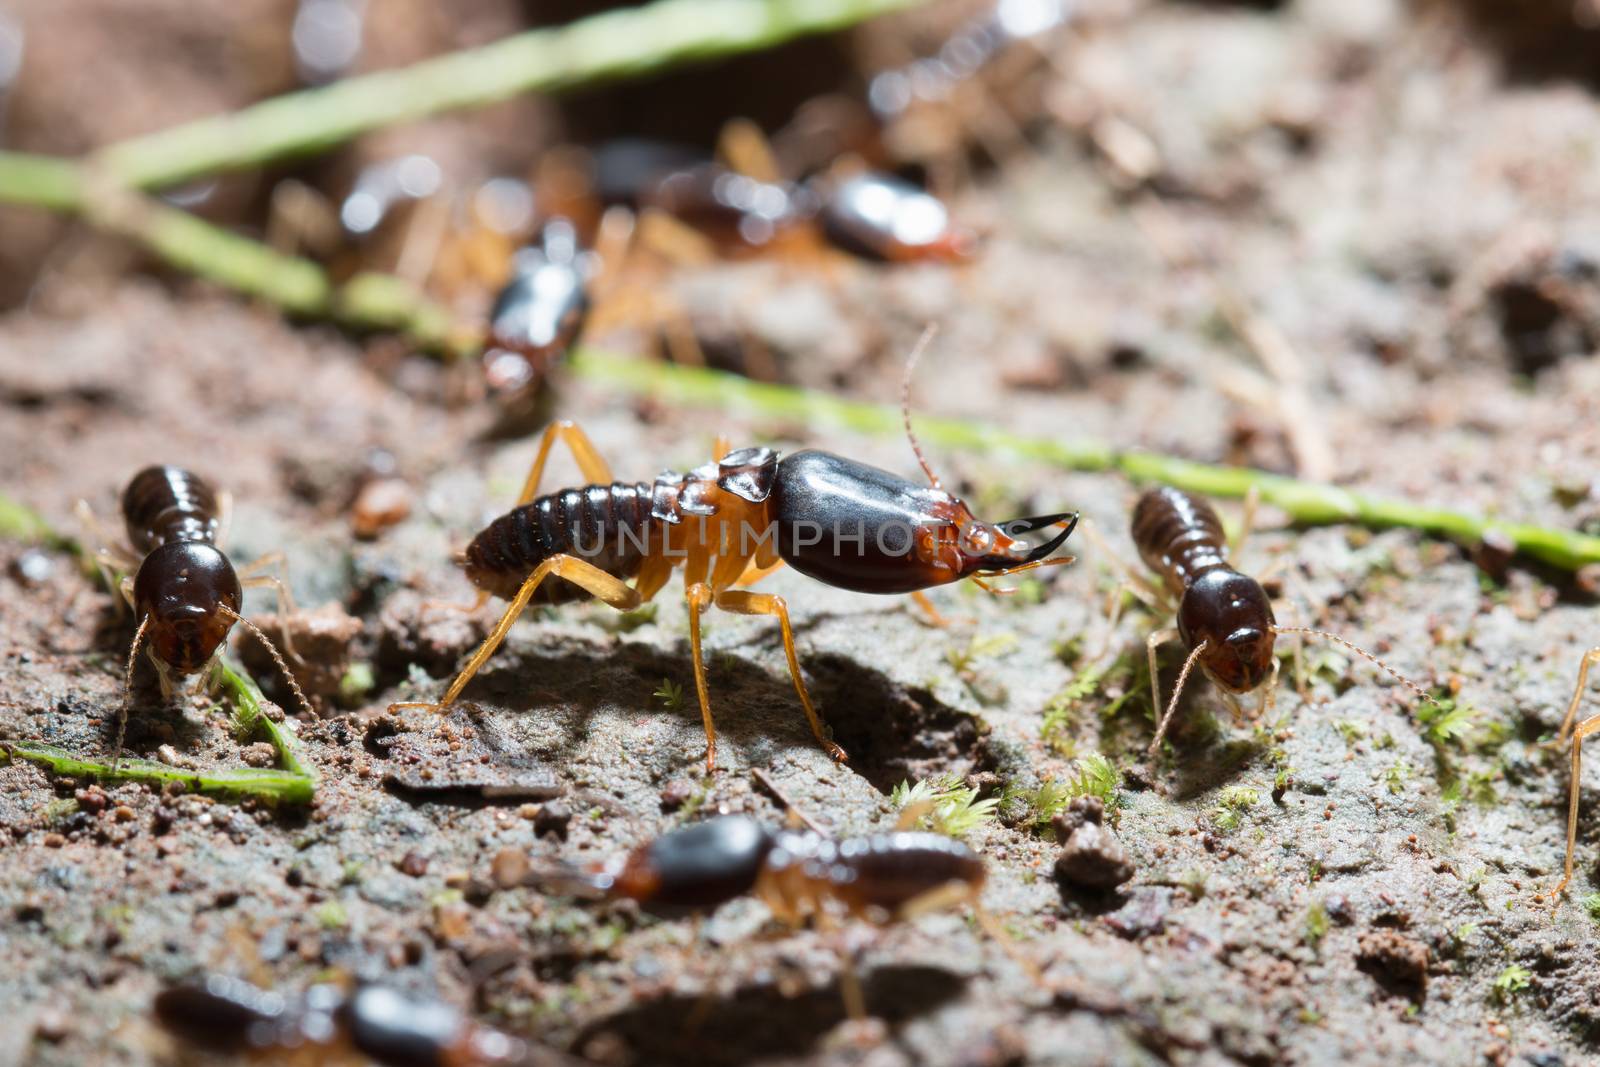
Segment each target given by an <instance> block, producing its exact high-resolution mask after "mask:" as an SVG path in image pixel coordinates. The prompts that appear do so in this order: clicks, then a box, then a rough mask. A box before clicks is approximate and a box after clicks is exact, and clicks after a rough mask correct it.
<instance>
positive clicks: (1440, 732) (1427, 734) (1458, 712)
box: [1417, 697, 1478, 748]
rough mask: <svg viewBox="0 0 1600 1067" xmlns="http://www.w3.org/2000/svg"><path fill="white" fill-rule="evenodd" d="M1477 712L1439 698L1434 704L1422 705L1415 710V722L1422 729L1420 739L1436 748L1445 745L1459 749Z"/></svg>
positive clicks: (1463, 705)
mask: <svg viewBox="0 0 1600 1067" xmlns="http://www.w3.org/2000/svg"><path fill="white" fill-rule="evenodd" d="M1477 714H1478V712H1477V710H1476V709H1475V708H1472V707H1470V706H1468V705H1466V704H1461V703H1458V702H1457V701H1455V700H1453V699H1451V698H1449V697H1441V698H1439V700H1438V703H1436V704H1430V703H1423V704H1421V705H1419V706H1418V708H1417V722H1418V723H1419V724H1420V725H1421V727H1422V737H1423V739H1424V740H1425V741H1427V742H1428V744H1430V745H1433V746H1434V747H1436V748H1443V747H1445V746H1447V745H1454V746H1456V747H1460V746H1461V745H1462V743H1463V742H1464V741H1465V740H1466V737H1467V735H1468V734H1469V733H1471V732H1472V720H1473V719H1474V718H1476V717H1477Z"/></svg>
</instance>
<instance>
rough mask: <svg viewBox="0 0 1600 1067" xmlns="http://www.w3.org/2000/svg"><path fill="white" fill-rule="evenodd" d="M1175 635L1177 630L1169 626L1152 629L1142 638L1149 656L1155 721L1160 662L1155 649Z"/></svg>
mask: <svg viewBox="0 0 1600 1067" xmlns="http://www.w3.org/2000/svg"><path fill="white" fill-rule="evenodd" d="M1177 637H1178V631H1177V630H1176V629H1174V628H1172V627H1170V626H1169V627H1167V628H1166V629H1164V630H1152V631H1151V632H1150V635H1149V636H1148V637H1146V638H1145V639H1144V650H1145V654H1146V655H1147V656H1149V657H1150V705H1151V707H1152V708H1154V709H1155V718H1156V721H1157V722H1160V721H1161V664H1160V663H1159V662H1158V661H1157V658H1156V649H1158V648H1160V647H1161V646H1162V645H1164V644H1166V643H1167V642H1168V641H1173V640H1176V639H1177Z"/></svg>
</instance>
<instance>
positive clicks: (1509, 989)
mask: <svg viewBox="0 0 1600 1067" xmlns="http://www.w3.org/2000/svg"><path fill="white" fill-rule="evenodd" d="M1532 984H1533V972H1532V971H1530V970H1528V968H1526V967H1523V966H1520V965H1519V964H1515V963H1513V964H1512V965H1511V966H1509V967H1507V968H1506V969H1505V970H1503V971H1501V972H1500V977H1498V978H1496V979H1495V980H1494V988H1495V992H1496V993H1498V994H1500V996H1501V998H1502V999H1504V998H1506V997H1509V996H1511V995H1512V994H1515V993H1521V992H1522V991H1523V990H1525V989H1527V988H1528V986H1530V985H1532Z"/></svg>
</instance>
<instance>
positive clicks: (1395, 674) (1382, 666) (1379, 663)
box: [1272, 626, 1439, 707]
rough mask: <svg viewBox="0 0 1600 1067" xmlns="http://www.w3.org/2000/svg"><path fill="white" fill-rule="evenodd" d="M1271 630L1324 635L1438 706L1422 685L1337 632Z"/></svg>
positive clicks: (1284, 628)
mask: <svg viewBox="0 0 1600 1067" xmlns="http://www.w3.org/2000/svg"><path fill="white" fill-rule="evenodd" d="M1272 632H1273V633H1278V634H1308V635H1310V636H1312V637H1325V638H1327V639H1328V640H1329V641H1332V642H1333V643H1334V644H1337V645H1343V646H1344V647H1345V648H1348V649H1349V650H1350V651H1351V652H1354V653H1355V654H1356V655H1358V656H1360V657H1361V658H1362V659H1364V660H1366V661H1367V662H1369V663H1371V664H1373V665H1374V666H1376V667H1377V668H1378V669H1379V670H1381V671H1383V672H1384V673H1385V674H1387V675H1388V676H1389V677H1391V678H1393V679H1394V680H1395V681H1397V682H1399V683H1400V684H1401V685H1403V686H1405V687H1406V688H1407V689H1409V690H1411V691H1412V692H1413V693H1415V694H1416V695H1417V696H1418V697H1420V698H1422V699H1423V700H1426V701H1427V702H1428V703H1430V704H1432V705H1433V706H1434V707H1438V706H1439V702H1438V701H1437V700H1435V699H1434V698H1433V694H1431V693H1429V692H1428V691H1427V690H1426V689H1424V688H1422V686H1420V685H1418V684H1417V683H1416V682H1413V681H1412V680H1411V679H1410V678H1407V677H1406V676H1405V675H1403V674H1401V673H1400V672H1399V671H1397V670H1395V669H1394V668H1393V667H1391V666H1389V665H1388V664H1387V663H1385V662H1384V661H1383V660H1381V659H1379V658H1378V657H1377V656H1374V655H1373V654H1372V653H1371V652H1368V651H1367V650H1366V649H1364V648H1362V647H1361V646H1360V645H1356V644H1352V643H1351V642H1349V641H1346V640H1345V639H1344V638H1342V637H1340V636H1339V635H1338V634H1330V633H1329V632H1328V631H1326V630H1312V629H1308V628H1307V627H1304V626H1274V627H1273V628H1272Z"/></svg>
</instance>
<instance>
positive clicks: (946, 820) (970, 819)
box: [889, 774, 1000, 838]
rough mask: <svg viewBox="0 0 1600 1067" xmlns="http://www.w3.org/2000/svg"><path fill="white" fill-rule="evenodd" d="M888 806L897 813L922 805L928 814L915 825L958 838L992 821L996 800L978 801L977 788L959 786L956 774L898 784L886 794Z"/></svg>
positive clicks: (996, 798) (998, 801) (997, 798)
mask: <svg viewBox="0 0 1600 1067" xmlns="http://www.w3.org/2000/svg"><path fill="white" fill-rule="evenodd" d="M889 803H891V804H893V805H894V806H895V807H896V808H897V809H901V810H904V809H906V808H910V807H920V806H926V807H927V808H928V811H927V812H926V813H925V814H923V815H922V817H921V818H920V819H918V820H917V821H918V825H920V826H925V827H927V828H928V829H931V830H933V831H934V832H935V833H941V834H944V835H946V836H948V837H956V838H960V837H965V836H966V835H967V834H969V833H971V832H972V831H973V830H975V829H977V828H978V827H979V826H980V825H982V824H983V823H984V822H986V821H988V820H989V819H992V818H994V816H995V813H996V811H997V810H998V809H999V807H1000V798H999V797H989V798H988V799H986V800H979V799H978V791H977V789H975V788H973V787H971V786H966V785H963V784H962V781H961V777H960V776H959V775H955V774H946V775H941V776H940V777H938V778H924V779H922V780H921V781H919V782H917V783H916V784H915V785H913V784H911V783H910V782H901V783H900V784H899V785H897V786H895V787H894V789H893V790H892V791H891V792H890V794H889Z"/></svg>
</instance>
